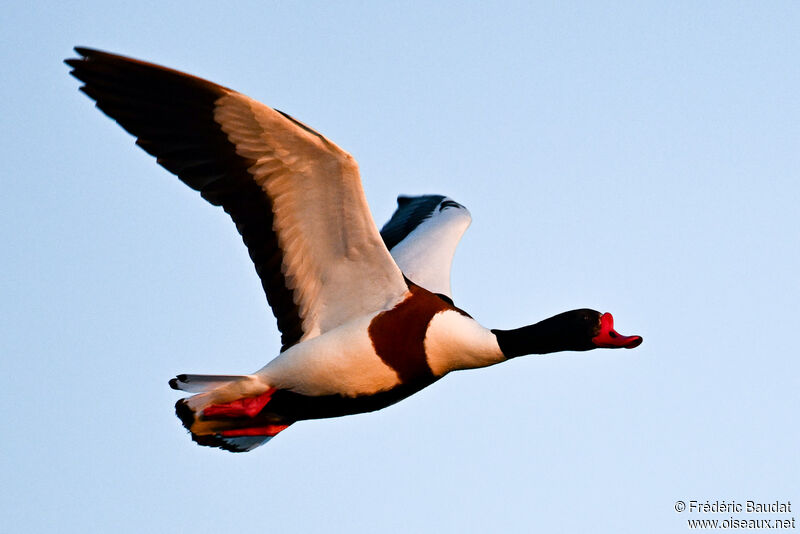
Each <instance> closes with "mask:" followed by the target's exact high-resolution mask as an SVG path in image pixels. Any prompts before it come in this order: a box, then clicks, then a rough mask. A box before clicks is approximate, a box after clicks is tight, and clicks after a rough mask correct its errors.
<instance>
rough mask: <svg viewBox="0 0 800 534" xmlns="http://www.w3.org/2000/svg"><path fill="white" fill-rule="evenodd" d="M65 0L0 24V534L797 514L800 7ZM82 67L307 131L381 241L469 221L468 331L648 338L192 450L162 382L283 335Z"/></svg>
mask: <svg viewBox="0 0 800 534" xmlns="http://www.w3.org/2000/svg"><path fill="white" fill-rule="evenodd" d="M68 4H69V3H66V2H36V3H33V4H31V3H28V2H21V1H12V3H11V5H9V6H5V7H4V15H3V23H2V32H0V61H1V64H2V68H3V76H2V78H3V83H2V84H0V91H1V92H2V99H0V102H2V103H1V104H0V106H2V114H1V115H0V116H1V117H2V123H3V126H4V127H3V129H2V134H0V135H2V142H0V156H2V157H0V161H2V165H3V168H2V172H1V173H0V179H2V182H3V191H4V195H3V198H4V199H5V202H4V203H3V209H2V211H1V212H0V218H2V225H0V239H2V243H3V248H4V250H5V256H4V261H3V262H2V278H1V279H0V280H1V281H0V284H1V285H0V287H1V288H2V294H1V296H0V317H2V320H1V321H0V406H2V408H0V411H1V413H2V418H3V421H4V427H5V428H4V430H3V432H2V435H3V440H2V441H3V443H2V447H1V448H0V453H1V454H0V479H2V481H3V490H2V493H3V495H2V498H0V517H2V523H3V527H2V530H3V531H4V532H14V533H17V532H20V533H22V532H58V533H66V532H86V531H89V532H142V531H148V532H200V533H203V532H222V531H230V532H256V531H265V532H337V531H343V532H344V531H347V532H375V531H378V530H379V531H383V532H437V533H438V532H479V531H494V532H531V531H539V532H548V533H552V532H636V533H638V532H683V531H685V530H686V529H687V527H686V519H687V518H690V517H695V518H701V516H698V515H694V516H690V515H688V514H686V513H684V514H678V513H676V512H675V511H674V510H673V505H674V503H675V501H676V500H678V499H683V500H687V501H688V500H690V499H697V500H706V499H709V500H712V501H713V500H717V499H719V500H722V499H726V500H728V501H730V500H731V499H735V500H737V501H739V502H743V501H745V500H747V499H756V500H762V501H774V500H776V499H777V500H781V501H785V500H792V501H793V504H795V505H796V506H800V482H798V481H800V460H798V454H797V448H798V443H800V431H799V430H798V422H797V421H798V406H799V405H800V402H798V400H799V397H800V393H798V391H800V378H798V377H799V376H800V363H798V359H799V358H800V355H799V354H798V349H797V334H798V331H799V330H800V327H798V312H797V303H798V297H800V287H799V286H800V283H798V272H800V239H799V237H800V235H799V234H800V232H799V230H798V228H799V227H800V225H798V215H797V204H798V202H799V201H800V185H798V174H800V63H798V57H800V38H798V35H800V4H797V3H796V2H770V3H756V2H731V1H725V2H721V1H720V2H693V1H692V2H609V3H599V2H591V3H590V2H579V3H570V2H546V3H544V2H538V3H537V2H519V3H492V5H491V6H489V5H486V3H477V2H475V3H450V2H439V3H436V4H435V6H431V5H430V4H431V3H429V2H418V3H403V4H400V3H391V4H390V3H379V2H304V3H302V4H301V3H290V2H241V3H239V2H237V3H230V4H231V5H234V4H235V7H231V5H228V4H226V3H220V2H198V1H192V2H188V1H180V2H169V3H165V2H125V3H122V2H96V1H89V2H82V3H81V5H78V6H69V5H68ZM75 45H85V46H92V47H97V48H101V49H107V50H110V51H114V52H118V53H123V54H127V55H132V56H134V57H139V58H142V59H147V60H150V61H154V62H158V63H161V64H165V65H168V66H170V67H173V68H177V69H180V70H184V71H188V72H191V73H193V74H196V75H199V76H203V77H206V78H209V79H211V80H213V81H216V82H218V83H221V84H223V85H227V86H229V87H232V88H235V89H237V90H240V91H242V92H244V93H246V94H248V95H249V96H252V97H254V98H257V99H259V100H261V101H263V102H265V103H266V104H269V105H271V106H274V107H277V108H279V109H281V110H283V111H286V112H288V113H291V114H292V115H294V116H295V117H297V118H298V119H300V120H302V121H304V122H306V123H308V124H310V125H311V126H313V127H315V128H317V129H318V130H320V131H321V132H323V133H325V134H326V135H327V136H329V137H330V138H331V139H332V140H334V141H335V142H336V143H338V144H339V145H340V146H342V147H343V148H345V149H346V150H348V151H349V152H351V153H352V154H353V155H354V156H355V157H356V159H357V160H358V161H359V163H360V165H361V170H362V176H363V178H364V185H365V189H366V192H367V197H368V199H369V201H370V204H371V206H372V209H373V213H374V215H375V217H376V219H377V221H378V224H379V225H380V224H382V223H383V222H384V221H385V220H386V219H387V218H388V216H389V215H390V214H391V211H392V209H393V208H394V198H395V196H396V195H397V194H398V193H408V194H419V193H442V194H446V195H449V196H451V197H452V198H454V199H456V200H457V201H459V202H461V203H463V204H465V205H466V206H468V207H469V209H470V210H471V212H472V215H473V224H472V227H471V228H470V230H469V231H468V232H467V234H466V235H465V237H464V240H463V241H462V244H461V246H460V248H459V250H458V253H457V255H456V261H455V264H454V272H453V290H454V296H455V299H456V302H457V303H458V304H459V305H460V306H461V307H463V308H464V309H466V310H468V311H469V312H470V313H471V314H473V316H475V317H476V318H477V319H478V320H480V321H481V322H482V323H483V324H484V325H486V326H488V327H494V328H511V327H514V326H521V325H523V324H527V323H531V322H535V321H538V320H540V319H542V318H545V317H548V316H550V315H553V314H555V313H557V312H560V311H564V310H568V309H573V308H578V307H592V308H595V309H598V310H601V311H610V312H612V313H613V314H614V316H615V318H616V325H617V327H618V330H619V331H620V332H621V333H623V334H640V335H642V336H643V337H644V340H645V341H644V344H643V345H642V346H641V347H640V348H638V349H636V350H631V351H623V350H619V351H592V352H588V353H561V354H557V355H550V356H544V357H536V356H531V357H527V358H520V359H518V360H515V361H513V362H508V363H506V364H503V365H499V366H496V367H493V368H488V369H483V370H478V371H468V372H462V373H456V374H454V375H451V376H449V377H447V378H445V379H444V380H443V381H441V382H439V383H437V384H435V385H434V386H433V387H431V388H429V389H427V390H425V391H423V392H422V393H420V394H418V395H416V396H414V397H412V398H410V399H408V400H406V401H404V402H402V403H400V404H398V405H396V406H393V407H391V408H389V409H386V410H384V411H381V412H376V413H373V414H367V415H360V416H354V417H349V418H342V419H332V420H326V421H317V422H307V423H300V424H297V425H295V426H293V427H292V428H291V429H290V430H289V431H287V432H285V433H284V434H281V435H280V436H279V437H277V438H276V439H274V440H273V441H272V442H271V443H269V444H268V445H267V446H265V447H262V448H260V449H258V450H256V451H255V452H252V453H249V454H244V455H232V454H227V453H224V452H222V451H218V450H212V449H206V448H200V447H197V446H195V445H193V444H192V443H191V442H190V440H189V438H188V437H187V436H186V434H185V433H184V431H183V430H182V428H181V427H180V424H179V422H178V420H177V419H176V418H175V417H174V415H173V412H172V405H173V403H174V402H175V400H176V399H177V395H176V394H175V392H173V391H171V390H170V389H169V387H168V386H167V380H168V379H169V378H170V377H172V376H174V375H175V374H176V373H179V372H209V373H215V372H223V373H239V372H249V371H253V370H255V369H257V368H259V367H261V366H262V365H263V364H264V363H266V362H267V361H268V360H270V359H271V358H272V357H273V356H274V355H275V354H276V353H277V351H278V348H279V338H278V335H277V332H276V329H275V326H274V320H273V318H272V315H271V313H270V311H269V310H268V308H267V307H266V301H265V299H264V297H263V295H262V293H261V290H260V285H259V282H258V279H257V277H256V275H255V272H254V270H253V268H252V266H251V264H250V262H249V259H248V257H247V252H246V250H245V248H244V246H243V245H242V244H241V241H240V238H239V236H238V234H237V233H236V230H235V228H234V226H233V225H232V224H231V223H230V222H229V220H228V218H227V216H226V215H225V214H224V213H223V212H222V211H221V210H219V209H216V208H214V207H213V206H211V205H209V204H206V203H205V202H203V201H202V200H201V199H200V198H199V196H198V195H197V194H196V193H195V192H193V191H191V190H189V189H188V188H187V187H185V186H184V185H183V184H182V183H180V181H179V180H178V179H177V178H175V177H173V176H172V175H170V174H168V173H167V172H166V171H164V170H163V169H161V168H160V167H158V166H157V165H156V164H155V162H154V160H153V159H152V158H150V157H149V156H147V155H146V154H145V153H144V152H143V151H141V150H139V149H138V148H137V147H135V146H134V144H133V139H132V138H131V137H130V136H129V135H128V134H126V133H125V132H124V131H123V130H122V129H121V128H119V127H118V126H117V125H116V124H114V123H113V122H112V121H110V120H109V119H107V118H106V117H105V116H103V115H102V114H100V113H99V112H98V111H96V110H95V109H93V106H92V104H91V102H90V101H89V100H88V99H87V98H86V97H85V96H84V95H82V94H81V93H79V92H78V90H77V89H78V85H79V84H78V82H77V81H76V80H74V79H72V78H71V77H69V76H68V74H67V72H68V69H67V67H66V66H65V65H63V64H62V63H61V61H62V60H63V59H64V58H66V57H70V56H72V52H71V49H72V47H73V46H75ZM726 517H727V516H724V517H720V518H721V519H724V518H726ZM742 517H744V516H742ZM780 517H783V516H780ZM745 518H746V517H745Z"/></svg>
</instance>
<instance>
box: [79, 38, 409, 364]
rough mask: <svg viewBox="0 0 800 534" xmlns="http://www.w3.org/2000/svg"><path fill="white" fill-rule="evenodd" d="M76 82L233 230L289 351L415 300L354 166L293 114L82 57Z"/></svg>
mask: <svg viewBox="0 0 800 534" xmlns="http://www.w3.org/2000/svg"><path fill="white" fill-rule="evenodd" d="M75 50H76V52H77V53H78V54H80V56H81V58H80V59H69V60H67V61H66V63H67V64H68V65H70V66H71V67H72V68H73V70H72V72H71V73H72V75H73V76H75V77H76V78H78V79H79V80H81V81H82V82H83V83H84V85H83V86H82V87H81V90H82V91H83V92H84V93H86V94H87V95H88V96H89V97H90V98H92V99H93V100H95V101H96V102H97V107H98V108H99V109H100V110H101V111H103V113H105V114H106V115H108V116H109V117H111V118H112V119H114V120H115V121H117V122H118V123H119V124H120V125H121V126H122V127H123V128H125V130H127V131H128V132H129V133H131V134H133V135H134V136H135V137H136V138H137V140H136V144H138V145H139V146H140V147H142V148H143V149H144V150H145V151H147V152H148V153H149V154H151V155H153V156H155V157H156V158H157V161H158V163H159V164H160V165H161V166H163V167H164V168H165V169H167V170H168V171H170V172H172V173H174V174H176V175H178V177H179V178H180V179H181V180H182V181H183V182H184V183H186V184H187V185H188V186H189V187H191V188H193V189H196V190H197V191H199V192H200V194H201V195H202V197H203V198H205V199H206V200H207V201H209V202H210V203H212V204H214V205H217V206H222V208H223V209H224V210H225V211H226V212H227V213H228V214H229V215H230V216H231V218H232V219H233V221H234V222H235V223H236V228H237V229H238V230H239V233H240V234H241V235H242V239H243V240H244V243H245V245H246V246H247V249H248V251H249V253H250V258H251V259H252V260H253V263H255V266H256V271H257V272H258V276H259V278H260V279H261V284H262V286H263V287H264V291H265V293H266V295H267V300H268V301H269V304H270V306H272V310H273V312H274V314H275V317H276V318H277V320H278V328H279V330H280V331H281V334H282V335H281V340H282V343H283V350H285V349H286V348H288V347H289V346H291V345H293V344H295V343H297V342H298V341H300V340H302V339H307V338H310V337H314V336H316V335H319V334H320V333H322V332H325V331H327V330H330V329H331V328H333V327H335V326H338V325H339V324H342V323H344V322H346V321H348V320H349V319H351V318H354V317H357V316H359V315H363V314H365V313H368V312H371V311H375V310H379V309H382V308H385V307H387V306H391V305H393V303H395V302H397V301H398V300H399V299H400V298H402V296H403V295H404V294H405V292H406V291H407V286H406V283H405V281H404V280H403V275H402V273H401V272H400V269H398V267H397V265H396V264H395V263H394V261H393V260H392V257H391V256H390V255H389V252H388V250H387V249H386V247H385V246H384V244H383V241H382V240H381V237H380V235H379V233H378V229H377V227H376V226H375V222H374V221H373V219H372V215H371V214H370V211H369V208H368V206H367V202H366V198H365V196H364V191H363V189H362V187H361V179H360V177H359V172H358V165H357V164H356V162H355V160H354V159H353V158H352V157H351V156H350V155H349V154H347V153H346V152H344V151H343V150H342V149H340V148H339V147H338V146H336V145H335V144H333V143H332V142H330V141H328V140H327V139H326V138H325V137H323V136H322V135H320V134H319V133H317V132H316V131H314V130H312V129H311V128H309V127H307V126H305V125H304V124H302V123H300V122H298V121H297V120H295V119H293V118H292V117H290V116H288V115H286V114H285V113H282V112H279V111H276V110H273V109H272V108H270V107H268V106H265V105H263V104H261V103H259V102H256V101H255V100H252V99H250V98H248V97H246V96H244V95H242V94H240V93H237V92H235V91H233V90H231V89H227V88H225V87H222V86H220V85H216V84H214V83H211V82H208V81H206V80H203V79H200V78H196V77H194V76H190V75H187V74H184V73H181V72H178V71H174V70H171V69H166V68H164V67H160V66H157V65H153V64H150V63H144V62H142V61H137V60H134V59H130V58H126V57H122V56H118V55H114V54H109V53H106V52H100V51H97V50H91V49H88V48H76V49H75Z"/></svg>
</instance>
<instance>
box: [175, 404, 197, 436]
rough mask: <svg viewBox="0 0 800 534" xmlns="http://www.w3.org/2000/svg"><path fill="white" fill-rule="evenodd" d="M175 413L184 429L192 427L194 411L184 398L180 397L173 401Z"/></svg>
mask: <svg viewBox="0 0 800 534" xmlns="http://www.w3.org/2000/svg"><path fill="white" fill-rule="evenodd" d="M175 415H177V416H178V419H180V420H181V423H183V426H184V428H186V430H189V429H190V428H191V427H192V423H194V412H193V411H192V409H191V408H189V403H188V402H186V399H181V400H179V401H178V402H176V403H175Z"/></svg>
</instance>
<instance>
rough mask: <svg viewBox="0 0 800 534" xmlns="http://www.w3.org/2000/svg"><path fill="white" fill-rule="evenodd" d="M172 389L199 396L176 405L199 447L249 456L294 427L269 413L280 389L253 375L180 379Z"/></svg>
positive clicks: (185, 377)
mask: <svg viewBox="0 0 800 534" xmlns="http://www.w3.org/2000/svg"><path fill="white" fill-rule="evenodd" d="M170 386H171V387H172V388H173V389H179V390H181V391H193V392H194V391H196V392H199V393H198V394H196V395H192V396H191V397H187V398H184V399H181V400H179V401H178V402H177V403H176V404H175V414H176V415H177V416H178V418H179V419H180V420H181V422H182V423H183V426H184V427H185V428H186V429H187V430H188V431H189V432H190V433H191V434H192V440H193V441H194V442H195V443H197V444H199V445H204V446H207V447H219V448H221V449H224V450H227V451H230V452H247V451H251V450H253V449H255V448H256V447H258V446H260V445H263V444H264V443H266V442H267V441H269V440H270V439H272V438H273V437H274V436H276V435H277V434H278V433H279V432H281V431H283V430H285V429H286V428H287V427H288V426H289V425H291V424H292V423H293V421H287V420H285V419H283V418H281V417H280V416H278V415H277V414H274V413H271V412H270V410H269V409H268V405H269V402H270V400H271V399H272V395H273V394H274V393H275V391H276V389H275V388H272V387H269V386H268V385H265V384H264V383H263V382H262V381H261V380H259V379H257V378H255V377H253V376H250V375H178V376H177V377H175V378H173V379H172V380H170Z"/></svg>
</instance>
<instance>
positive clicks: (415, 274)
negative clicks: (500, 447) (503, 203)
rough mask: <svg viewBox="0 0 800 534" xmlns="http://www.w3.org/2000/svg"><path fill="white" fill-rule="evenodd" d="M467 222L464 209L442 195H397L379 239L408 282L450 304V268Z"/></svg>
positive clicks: (467, 213)
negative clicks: (437, 295) (393, 210)
mask: <svg viewBox="0 0 800 534" xmlns="http://www.w3.org/2000/svg"><path fill="white" fill-rule="evenodd" d="M471 221H472V217H471V216H470V214H469V211H468V210H467V208H465V207H464V206H462V205H461V204H459V203H458V202H455V201H454V200H452V199H450V198H447V197H445V196H442V195H422V196H416V197H408V196H399V197H397V210H395V212H394V214H393V215H392V218H391V219H389V222H387V223H386V224H385V225H384V226H383V228H382V229H381V237H383V242H384V243H386V248H388V249H389V251H390V252H391V253H392V257H393V258H394V261H395V262H397V265H398V266H399V267H400V269H401V270H402V271H403V274H405V276H406V277H408V279H409V280H411V281H412V282H414V283H415V284H417V285H419V286H422V287H424V288H425V289H427V290H428V291H431V292H433V293H439V294H441V295H445V296H447V297H448V298H449V299H450V300H451V301H452V299H453V295H452V292H451V290H450V267H451V266H452V264H453V255H454V254H455V252H456V247H457V246H458V242H459V240H460V239H461V236H462V235H464V232H465V231H466V230H467V227H468V226H469V224H470V222H471Z"/></svg>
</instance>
